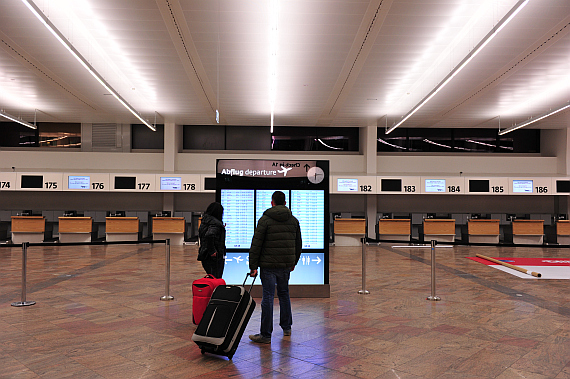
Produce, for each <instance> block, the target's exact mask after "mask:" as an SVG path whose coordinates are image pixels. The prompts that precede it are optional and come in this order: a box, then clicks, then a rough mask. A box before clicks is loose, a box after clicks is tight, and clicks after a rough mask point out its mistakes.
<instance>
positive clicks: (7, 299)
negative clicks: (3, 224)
mask: <svg viewBox="0 0 570 379" xmlns="http://www.w3.org/2000/svg"><path fill="white" fill-rule="evenodd" d="M125 242H127V241H120V242H104V243H97V242H95V243H85V242H82V243H69V244H63V243H62V244H54V243H30V246H51V247H54V246H56V247H60V246H64V245H65V246H70V245H75V246H78V245H126V244H129V245H133V244H141V243H143V244H146V243H148V241H143V242H140V241H139V242H137V241H128V242H130V243H125ZM153 242H155V243H160V242H164V243H165V242H166V240H154V241H153ZM4 246H8V247H17V246H22V244H14V245H2V247H4ZM148 249H149V247H139V248H138V249H136V250H135V251H131V252H129V253H125V254H122V255H120V256H118V257H115V258H111V259H105V260H103V261H101V262H97V263H93V264H91V265H89V266H85V267H82V268H80V269H77V270H75V271H72V272H71V273H68V274H65V275H66V276H58V277H56V278H52V279H48V280H44V281H43V282H40V283H36V284H34V285H32V286H29V287H28V291H27V293H28V294H30V293H33V292H37V291H41V290H43V289H45V288H47V287H50V286H53V285H56V284H58V283H61V282H64V281H66V280H68V279H71V278H74V277H76V276H78V275H82V274H85V273H87V272H90V271H93V270H96V269H98V268H101V267H105V266H107V265H110V264H113V263H115V262H118V261H121V260H123V259H126V258H130V257H132V256H135V255H137V254H139V253H141V252H143V251H146V250H148ZM68 275H69V276H68ZM28 277H29V275H28ZM19 296H20V292H19V291H17V292H14V293H7V294H4V295H2V296H0V304H3V303H6V302H10V301H12V300H14V299H16V298H18V297H19Z"/></svg>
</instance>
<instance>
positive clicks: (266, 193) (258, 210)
mask: <svg viewBox="0 0 570 379" xmlns="http://www.w3.org/2000/svg"><path fill="white" fill-rule="evenodd" d="M275 191H281V192H283V193H284V194H285V204H287V206H289V204H290V203H291V202H290V201H289V191H288V190H257V191H255V226H256V227H257V223H258V222H259V219H260V218H261V216H263V212H265V211H266V210H267V208H271V195H273V192H275Z"/></svg>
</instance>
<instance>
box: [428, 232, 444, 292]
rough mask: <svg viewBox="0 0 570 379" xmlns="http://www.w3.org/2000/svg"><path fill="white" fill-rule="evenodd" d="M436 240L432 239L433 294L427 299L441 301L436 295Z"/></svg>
mask: <svg viewBox="0 0 570 379" xmlns="http://www.w3.org/2000/svg"><path fill="white" fill-rule="evenodd" d="M435 243H436V241H435V240H431V296H428V297H427V300H431V301H439V300H441V298H440V297H439V296H436V295H435Z"/></svg>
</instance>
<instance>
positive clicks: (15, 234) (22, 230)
mask: <svg viewBox="0 0 570 379" xmlns="http://www.w3.org/2000/svg"><path fill="white" fill-rule="evenodd" d="M11 229H12V243H23V242H31V243H40V242H44V232H45V231H46V219H45V218H44V217H43V216H12V225H11Z"/></svg>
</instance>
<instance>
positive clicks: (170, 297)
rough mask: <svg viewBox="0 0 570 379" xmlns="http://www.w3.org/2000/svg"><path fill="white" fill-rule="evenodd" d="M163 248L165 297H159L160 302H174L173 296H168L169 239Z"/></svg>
mask: <svg viewBox="0 0 570 379" xmlns="http://www.w3.org/2000/svg"><path fill="white" fill-rule="evenodd" d="M164 247H165V255H166V258H165V270H164V271H165V292H166V295H164V296H161V298H160V300H162V301H169V300H174V297H173V296H170V239H169V238H167V239H166V244H165V245H164Z"/></svg>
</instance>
